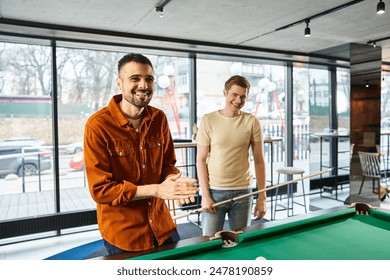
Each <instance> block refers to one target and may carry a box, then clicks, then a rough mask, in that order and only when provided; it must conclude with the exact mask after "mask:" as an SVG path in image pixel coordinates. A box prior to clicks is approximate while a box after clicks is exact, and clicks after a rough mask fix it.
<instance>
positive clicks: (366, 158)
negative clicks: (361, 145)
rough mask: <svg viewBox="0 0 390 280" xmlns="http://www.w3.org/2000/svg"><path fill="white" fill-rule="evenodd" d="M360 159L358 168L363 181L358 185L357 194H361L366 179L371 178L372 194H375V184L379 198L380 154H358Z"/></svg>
mask: <svg viewBox="0 0 390 280" xmlns="http://www.w3.org/2000/svg"><path fill="white" fill-rule="evenodd" d="M358 153H359V158H360V166H361V168H362V174H363V179H362V183H361V184H360V189H359V193H358V194H361V193H362V189H363V185H364V181H365V180H366V178H372V192H373V193H375V182H377V184H378V189H377V190H378V197H379V199H380V198H381V196H380V193H381V192H380V187H381V182H380V180H381V168H380V156H381V155H380V153H368V152H360V151H359V152H358Z"/></svg>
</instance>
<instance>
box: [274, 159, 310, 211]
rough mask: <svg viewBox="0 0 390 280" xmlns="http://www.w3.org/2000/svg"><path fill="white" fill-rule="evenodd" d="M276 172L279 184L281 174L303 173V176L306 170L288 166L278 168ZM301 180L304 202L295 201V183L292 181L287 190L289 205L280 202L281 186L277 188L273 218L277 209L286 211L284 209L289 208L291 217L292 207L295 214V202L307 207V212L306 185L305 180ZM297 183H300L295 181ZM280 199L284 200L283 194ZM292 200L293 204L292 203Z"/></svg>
mask: <svg viewBox="0 0 390 280" xmlns="http://www.w3.org/2000/svg"><path fill="white" fill-rule="evenodd" d="M276 172H277V173H278V184H279V182H280V174H284V175H290V176H292V177H293V176H294V175H301V177H303V173H305V170H303V169H300V168H297V167H291V166H287V167H282V168H279V169H278V170H276ZM301 182H302V192H303V204H302V203H299V202H296V201H294V186H293V184H294V183H291V184H288V185H287V190H286V192H287V193H286V194H287V207H286V206H284V205H281V204H278V194H279V189H280V188H276V191H275V198H276V203H275V209H274V213H273V218H275V216H276V212H277V211H284V210H287V216H288V217H290V209H291V213H292V216H293V215H294V204H298V205H300V206H303V207H305V213H307V209H306V195H305V186H304V183H303V180H301ZM295 184H297V185H298V183H295ZM281 188H283V187H281ZM280 200H282V199H281V195H280ZM290 202H291V205H290ZM278 206H280V207H281V208H282V209H277V208H278ZM271 215H272V213H271ZM271 218H272V216H271Z"/></svg>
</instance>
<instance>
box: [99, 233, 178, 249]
mask: <svg viewBox="0 0 390 280" xmlns="http://www.w3.org/2000/svg"><path fill="white" fill-rule="evenodd" d="M179 240H180V235H179V233H178V232H177V230H175V231H174V232H173V233H172V235H171V236H170V237H169V238H168V239H167V240H165V241H164V243H163V244H162V245H161V246H163V245H167V244H171V243H174V242H177V241H179ZM103 241H104V246H105V247H106V249H107V252H108V254H109V255H115V254H119V253H123V252H127V251H125V250H123V249H121V248H118V247H116V246H114V245H112V244H110V243H108V242H107V241H106V240H104V239H103ZM154 246H155V247H158V243H157V240H156V239H154Z"/></svg>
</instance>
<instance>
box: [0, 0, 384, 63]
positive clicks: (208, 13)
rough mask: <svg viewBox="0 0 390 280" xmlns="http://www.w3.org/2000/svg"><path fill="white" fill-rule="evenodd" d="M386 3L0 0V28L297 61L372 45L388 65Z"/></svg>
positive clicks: (341, 0)
mask: <svg viewBox="0 0 390 280" xmlns="http://www.w3.org/2000/svg"><path fill="white" fill-rule="evenodd" d="M384 2H385V4H386V8H387V12H386V13H385V14H382V15H377V14H376V6H377V3H378V1H377V0H365V1H364V0H363V1H346V0H327V1H313V0H273V1H265V0H263V1H261V0H234V1H233V0H214V1H213V0H170V1H164V0H141V1H135V0H134V1H131V0H110V1H107V0H84V1H80V0H67V1H63V0H0V30H1V29H3V30H5V28H6V27H7V26H8V25H9V24H11V25H14V24H15V22H19V21H27V22H29V24H31V25H34V24H33V23H35V22H36V23H44V24H53V25H59V26H62V27H64V26H66V27H81V28H88V29H96V30H104V31H108V32H121V33H128V34H132V35H141V36H147V37H149V36H153V37H156V38H157V37H158V38H160V39H161V38H163V39H168V40H172V41H179V42H182V43H183V42H184V43H185V44H187V45H188V46H192V45H203V44H205V45H211V46H234V47H238V48H242V49H251V50H256V49H259V50H263V51H271V52H284V53H291V52H293V53H298V54H302V55H307V54H315V53H321V52H324V50H330V49H334V48H335V47H338V46H343V45H345V44H349V43H357V44H367V42H369V41H376V45H377V46H378V47H381V48H382V60H383V61H386V62H389V63H390V0H384ZM161 3H164V4H166V5H165V6H164V8H163V12H164V16H163V17H160V15H159V13H158V12H157V11H156V6H157V5H159V4H161ZM349 4H350V5H349ZM308 18H310V24H309V26H310V29H311V34H312V35H311V37H309V38H306V37H304V36H303V33H304V29H305V27H306V24H305V20H306V19H308ZM383 38H387V39H383ZM381 39H383V40H381Z"/></svg>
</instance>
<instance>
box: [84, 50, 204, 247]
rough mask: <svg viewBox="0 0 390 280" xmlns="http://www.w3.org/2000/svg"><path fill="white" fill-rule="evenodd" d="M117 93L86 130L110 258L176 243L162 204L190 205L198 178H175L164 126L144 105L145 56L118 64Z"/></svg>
mask: <svg viewBox="0 0 390 280" xmlns="http://www.w3.org/2000/svg"><path fill="white" fill-rule="evenodd" d="M116 84H117V87H118V89H119V90H120V92H121V94H118V95H115V96H113V97H112V99H111V101H110V103H109V104H108V106H107V107H105V108H102V109H101V110H99V111H98V112H96V113H94V114H93V115H92V116H91V117H90V118H89V120H88V122H87V123H86V125H85V135H84V157H85V170H86V173H87V178H88V185H89V189H90V193H91V195H92V198H93V199H94V200H95V202H96V203H97V209H96V210H97V218H98V224H99V229H100V232H101V235H102V237H103V239H104V244H105V246H106V248H107V251H108V253H109V254H117V253H120V252H123V251H129V252H132V251H142V250H147V249H150V248H152V247H156V246H161V245H163V244H167V243H170V242H175V241H178V240H179V238H180V237H179V235H178V233H177V230H176V224H175V223H174V221H173V220H172V217H171V214H170V212H169V209H168V207H167V205H166V203H165V199H172V200H178V201H179V202H180V203H182V204H186V203H190V202H193V201H194V200H195V199H194V194H195V193H196V192H197V187H196V186H195V185H194V184H195V183H196V180H195V179H191V178H186V177H180V175H181V174H180V171H179V169H177V168H176V167H175V164H176V156H175V150H174V145H173V140H172V136H171V133H170V130H169V126H168V121H167V118H166V116H165V114H164V112H163V111H161V110H159V109H157V108H155V107H152V106H150V105H149V102H150V100H151V99H152V97H153V93H154V71H153V66H152V64H151V62H150V60H149V59H148V58H146V57H145V56H143V55H141V54H128V55H125V56H124V57H123V58H121V59H120V60H119V62H118V77H117V80H116Z"/></svg>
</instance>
